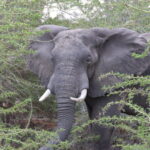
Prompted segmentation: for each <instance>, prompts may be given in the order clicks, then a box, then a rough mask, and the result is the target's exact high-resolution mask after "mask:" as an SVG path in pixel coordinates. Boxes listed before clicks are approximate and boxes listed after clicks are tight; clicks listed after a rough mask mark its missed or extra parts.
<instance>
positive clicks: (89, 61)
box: [86, 55, 92, 64]
mask: <svg viewBox="0 0 150 150" xmlns="http://www.w3.org/2000/svg"><path fill="white" fill-rule="evenodd" d="M86 63H87V64H91V63H92V57H91V56H90V55H88V56H87V58H86Z"/></svg>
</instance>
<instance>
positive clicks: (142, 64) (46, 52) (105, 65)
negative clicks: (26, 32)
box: [28, 25, 150, 150]
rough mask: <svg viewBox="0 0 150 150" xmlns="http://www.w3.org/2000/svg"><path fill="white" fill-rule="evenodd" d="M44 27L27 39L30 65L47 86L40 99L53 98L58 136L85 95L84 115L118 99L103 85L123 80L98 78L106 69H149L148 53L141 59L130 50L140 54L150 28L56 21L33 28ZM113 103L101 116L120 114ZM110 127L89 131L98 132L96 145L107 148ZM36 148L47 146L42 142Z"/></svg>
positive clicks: (64, 135) (102, 149)
mask: <svg viewBox="0 0 150 150" xmlns="http://www.w3.org/2000/svg"><path fill="white" fill-rule="evenodd" d="M36 30H37V31H44V30H45V31H46V32H45V33H43V34H42V35H40V36H38V37H36V38H34V39H32V41H31V44H30V49H33V50H35V51H36V52H35V53H34V54H32V55H30V57H29V61H28V64H29V68H30V69H31V71H33V72H34V73H36V74H37V75H38V76H39V78H40V79H41V82H42V84H43V85H45V87H46V89H47V90H46V92H45V93H44V94H43V95H42V96H41V98H40V99H39V101H43V100H44V99H46V98H47V97H48V96H49V95H50V94H53V95H55V97H56V101H57V113H58V114H57V117H58V124H57V128H58V129H59V128H62V129H64V130H63V131H60V132H59V137H58V140H56V141H49V143H50V144H51V143H56V144H57V143H59V142H60V141H64V140H66V139H67V137H68V135H69V132H70V130H71V128H72V125H73V123H74V113H75V103H76V102H78V101H82V100H85V102H86V105H87V108H88V112H89V117H90V118H91V119H94V118H97V117H98V115H99V114H100V112H101V110H102V108H103V107H105V106H106V104H107V103H108V102H111V101H116V100H118V97H117V96H111V97H107V94H108V91H104V90H103V89H102V87H103V86H104V85H106V86H107V85H114V84H115V83H118V82H121V81H122V79H120V78H119V77H115V76H108V77H107V78H105V79H102V80H99V76H100V75H103V74H105V73H108V72H112V71H113V72H120V73H126V74H134V75H146V74H149V73H150V61H149V59H150V55H148V56H147V57H145V58H144V59H135V58H133V57H132V56H131V54H132V53H133V52H136V53H141V52H143V51H144V49H145V48H146V46H147V41H148V40H149V39H150V33H145V34H139V33H137V32H135V31H132V30H129V29H125V28H118V29H112V30H111V29H106V28H91V29H68V28H66V27H62V26H57V25H43V26H40V27H38V28H37V29H36ZM120 112H121V111H120V108H119V106H118V105H112V106H111V107H110V108H109V109H108V110H107V112H106V113H105V115H108V116H113V115H119V114H120ZM112 131H113V129H111V128H109V129H108V128H106V127H104V126H96V127H95V129H93V132H95V133H96V134H99V135H101V137H102V138H101V139H100V141H99V144H98V145H97V146H96V148H95V149H99V150H109V149H110V147H111V144H110V139H111V135H112ZM40 150H52V147H42V148H40Z"/></svg>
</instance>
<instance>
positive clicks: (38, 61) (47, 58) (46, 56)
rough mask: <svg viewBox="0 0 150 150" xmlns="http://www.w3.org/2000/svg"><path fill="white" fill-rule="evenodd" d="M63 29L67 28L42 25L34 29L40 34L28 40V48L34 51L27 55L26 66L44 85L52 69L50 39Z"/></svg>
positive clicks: (51, 42)
mask: <svg viewBox="0 0 150 150" xmlns="http://www.w3.org/2000/svg"><path fill="white" fill-rule="evenodd" d="M64 30H67V28H66V27H62V26H57V25H42V26H39V27H37V28H36V30H35V31H38V32H39V31H40V32H42V35H38V36H36V37H33V38H32V39H31V40H30V41H31V42H30V45H29V50H34V51H35V52H34V53H33V54H30V55H29V57H28V67H29V69H30V70H31V71H32V72H33V73H35V74H37V75H38V77H39V78H40V79H41V82H42V84H43V85H45V87H47V84H48V82H49V79H50V77H51V75H52V70H53V64H52V56H51V51H52V49H53V47H54V42H53V41H52V40H53V38H54V37H55V36H56V35H57V34H58V33H59V32H61V31H64ZM43 31H45V32H43Z"/></svg>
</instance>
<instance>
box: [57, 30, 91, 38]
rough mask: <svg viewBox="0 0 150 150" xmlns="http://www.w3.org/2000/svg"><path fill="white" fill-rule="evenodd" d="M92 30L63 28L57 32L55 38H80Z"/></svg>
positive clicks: (87, 35) (88, 35)
mask: <svg viewBox="0 0 150 150" xmlns="http://www.w3.org/2000/svg"><path fill="white" fill-rule="evenodd" d="M91 35H92V32H91V31H90V30H88V29H74V30H65V31H62V32H60V33H58V34H57V36H56V37H55V40H58V39H81V38H82V37H83V36H86V37H90V36H91Z"/></svg>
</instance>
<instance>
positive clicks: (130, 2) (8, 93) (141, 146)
mask: <svg viewBox="0 0 150 150" xmlns="http://www.w3.org/2000/svg"><path fill="white" fill-rule="evenodd" d="M53 3H57V4H59V9H60V11H62V12H64V13H67V12H66V9H67V8H70V7H73V6H76V7H79V9H80V10H81V12H82V14H84V16H85V17H84V18H80V19H76V20H63V19H60V16H57V17H56V18H54V19H52V18H49V19H47V20H45V22H41V18H42V16H43V14H42V11H43V8H44V6H45V5H46V4H48V0H1V1H0V149H1V150H13V149H18V150H26V149H28V150H34V149H35V150H36V149H37V148H38V147H40V146H41V145H43V143H46V142H47V140H48V139H50V138H54V137H55V135H56V133H52V132H48V131H47V130H43V129H45V127H42V126H38V124H39V123H40V122H38V123H37V124H36V126H33V125H31V122H32V119H33V118H34V117H35V116H38V115H39V116H40V115H41V116H48V117H50V118H51V119H52V118H54V115H55V111H56V110H55V102H54V101H53V100H52V101H50V102H49V100H48V101H46V102H44V103H40V104H39V102H38V97H39V96H40V95H41V93H43V91H44V88H43V87H42V86H41V84H40V82H39V80H38V79H37V77H36V76H35V75H33V74H32V73H31V72H29V71H28V69H27V67H26V61H25V56H26V55H27V54H28V53H29V51H27V50H26V49H27V47H28V43H29V39H30V36H31V35H32V31H33V30H34V28H35V27H37V26H39V25H41V24H57V25H63V26H67V27H70V28H89V27H96V26H97V27H107V28H116V27H125V28H129V29H133V30H136V31H138V32H141V33H144V32H150V6H149V5H150V3H149V0H136V1H135V0H122V1H120V0H106V1H105V2H104V3H101V2H100V1H99V0H92V1H91V3H87V4H84V5H83V4H82V3H81V2H80V1H78V0H76V1H73V0H59V1H54V0H51V1H49V6H52V4H53ZM85 18H86V19H85ZM147 51H149V48H148V49H147ZM147 51H146V52H145V53H144V54H143V55H144V56H145V54H147ZM133 56H134V57H140V56H141V55H140V56H139V55H137V54H133ZM108 75H116V76H119V77H121V78H123V79H124V82H123V83H118V84H116V85H114V86H113V87H104V88H105V89H107V90H109V91H110V92H111V93H110V94H119V95H121V97H122V98H121V99H120V101H119V102H117V103H120V104H121V105H127V106H129V107H131V108H132V109H134V110H135V111H136V112H137V113H138V115H137V116H136V117H135V116H122V117H113V118H109V117H104V118H100V119H99V120H93V121H88V122H86V123H84V124H82V125H80V126H77V127H75V128H74V129H73V131H72V138H73V140H72V142H69V141H67V142H63V143H62V144H61V146H60V147H61V149H69V148H70V146H74V145H75V143H81V142H83V143H84V142H85V141H83V136H88V134H87V135H86V134H85V132H84V130H87V127H88V125H89V124H91V123H93V122H96V123H98V124H104V125H108V126H114V127H115V128H116V130H119V129H120V130H121V131H122V133H125V135H126V136H128V137H126V136H125V137H118V139H116V140H115V142H114V144H116V146H118V147H122V149H123V150H149V149H150V114H149V113H147V112H146V111H145V110H143V109H142V108H140V107H139V106H137V105H135V104H132V99H133V98H134V96H136V95H137V94H142V95H145V96H147V103H148V105H149V104H150V87H149V84H150V76H147V77H133V76H129V75H122V74H118V73H110V74H107V75H104V76H102V77H101V78H103V77H106V76H108ZM137 84H138V85H140V87H138V88H132V85H137ZM122 87H124V88H125V90H122ZM114 88H119V89H120V90H112V89H114ZM49 103H51V104H49ZM109 105H111V104H109ZM109 105H108V106H107V107H106V108H104V111H105V109H107V108H108V107H109ZM43 110H45V111H43ZM23 119H25V121H24V122H23V123H21V120H23ZM135 124H137V126H135ZM31 127H32V128H31ZM129 137H130V138H129ZM93 138H94V139H95V140H96V138H97V137H92V136H91V137H89V138H87V139H86V140H89V141H92V140H93ZM126 138H128V139H126Z"/></svg>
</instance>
